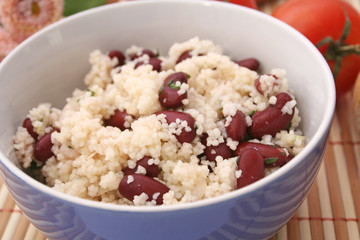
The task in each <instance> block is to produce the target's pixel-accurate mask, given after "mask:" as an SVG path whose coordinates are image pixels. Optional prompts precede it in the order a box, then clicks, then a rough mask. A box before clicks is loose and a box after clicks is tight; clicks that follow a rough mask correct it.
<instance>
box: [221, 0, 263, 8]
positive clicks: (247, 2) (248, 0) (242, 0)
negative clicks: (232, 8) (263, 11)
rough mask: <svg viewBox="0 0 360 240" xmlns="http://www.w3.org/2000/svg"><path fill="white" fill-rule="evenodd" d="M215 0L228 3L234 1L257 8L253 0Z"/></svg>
mask: <svg viewBox="0 0 360 240" xmlns="http://www.w3.org/2000/svg"><path fill="white" fill-rule="evenodd" d="M216 1H220V2H229V3H234V4H238V5H241V6H245V7H249V8H253V9H257V4H256V1H255V0H216Z"/></svg>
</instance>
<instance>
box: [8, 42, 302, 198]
mask: <svg viewBox="0 0 360 240" xmlns="http://www.w3.org/2000/svg"><path fill="white" fill-rule="evenodd" d="M90 63H91V65H92V67H91V70H90V72H89V73H88V74H87V75H86V77H85V84H86V85H87V89H85V90H80V89H75V90H74V92H73V94H72V97H69V98H68V99H67V100H66V101H67V104H66V105H65V107H64V108H63V109H62V110H60V109H57V108H54V107H52V106H51V104H50V103H42V104H40V105H39V106H37V107H35V108H33V109H31V110H30V111H29V113H28V115H27V117H26V118H25V120H24V122H23V125H22V126H20V127H19V128H18V130H17V133H16V135H15V136H14V148H15V153H16V156H17V158H18V160H19V162H20V163H21V165H22V166H23V168H24V169H25V170H26V171H29V172H31V174H36V172H38V171H39V172H40V175H41V176H42V177H43V181H44V182H45V183H46V184H47V185H48V186H50V187H53V188H54V189H56V190H59V191H61V192H64V193H67V194H71V195H74V196H78V197H81V198H86V199H91V200H96V201H102V202H107V203H115V204H127V205H162V204H164V205H171V204H177V203H185V202H193V201H197V200H201V199H206V198H211V197H215V196H218V195H220V194H224V193H227V192H230V191H233V190H236V189H239V188H242V187H245V186H247V185H249V184H251V183H253V182H255V181H257V180H259V179H261V178H263V177H264V176H266V175H268V174H271V172H273V171H275V170H277V169H278V168H279V167H281V166H283V165H284V164H286V163H287V162H288V161H290V160H291V158H292V157H293V156H295V155H297V154H298V153H299V152H300V151H301V150H302V149H303V148H304V146H305V137H304V136H303V133H302V131H301V130H300V129H299V124H300V121H301V118H300V115H299V110H298V108H297V107H296V100H295V97H294V91H293V90H291V89H289V87H288V81H287V79H286V71H285V70H282V69H273V70H271V72H270V73H268V74H259V73H257V72H256V71H255V70H257V69H258V66H259V63H258V61H257V60H256V59H252V58H251V59H245V60H241V61H235V60H233V59H231V58H230V57H229V56H226V55H224V54H223V52H222V49H221V48H220V47H219V46H217V45H215V44H214V43H213V42H212V41H210V40H200V39H199V38H197V37H195V38H192V39H190V40H188V41H186V42H182V43H175V44H174V45H173V46H172V47H171V48H170V49H169V53H168V56H159V54H158V53H156V52H155V51H152V50H149V49H144V48H142V47H138V46H131V47H130V48H129V49H127V50H126V53H125V54H123V53H122V52H121V51H118V50H112V51H110V52H109V53H107V54H104V53H101V52H100V51H99V50H95V51H93V52H92V53H91V54H90Z"/></svg>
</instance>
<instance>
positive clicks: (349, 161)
mask: <svg viewBox="0 0 360 240" xmlns="http://www.w3.org/2000/svg"><path fill="white" fill-rule="evenodd" d="M284 1H285V0H279V1H273V2H270V3H266V4H264V5H262V6H260V10H261V11H263V12H265V13H268V14H270V13H271V12H272V10H273V9H274V7H276V6H278V5H279V4H281V3H282V2H284ZM348 2H350V3H351V4H353V6H355V8H357V9H358V10H359V11H360V0H348ZM359 77H360V74H359ZM351 94H352V93H348V94H347V95H345V96H344V97H342V98H340V99H338V100H337V105H336V111H335V115H334V120H333V123H332V126H331V131H330V136H329V141H328V144H327V148H326V151H325V155H324V159H323V163H322V165H321V167H320V170H319V173H318V176H317V178H316V180H315V182H314V184H313V186H312V188H311V190H310V193H309V195H308V196H307V198H306V199H305V201H304V202H303V204H302V205H301V206H300V208H299V210H298V211H297V212H296V214H295V215H294V216H293V217H292V218H291V219H290V221H289V222H288V223H287V224H286V225H285V226H283V227H282V228H281V230H280V231H279V232H278V233H277V234H276V235H275V236H273V237H272V238H271V239H279V240H298V239H301V240H310V239H313V240H321V239H326V240H332V239H343V240H347V239H349V240H353V239H354V240H358V239H360V232H359V229H360V131H359V130H357V129H356V127H355V122H354V112H353V108H352V95H351ZM0 237H1V239H2V240H11V239H16V240H17V239H19V240H20V239H24V240H43V239H46V238H45V237H44V235H43V234H42V233H41V232H40V231H38V230H37V229H36V228H35V227H34V226H33V225H32V224H31V223H30V222H29V220H27V218H26V217H25V216H24V215H23V214H22V212H21V211H20V209H19V208H18V207H17V206H16V204H15V202H14V200H13V199H12V197H11V196H10V194H9V192H8V190H7V188H6V186H5V184H4V183H3V180H2V179H1V177H0Z"/></svg>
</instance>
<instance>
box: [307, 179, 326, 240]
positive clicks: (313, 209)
mask: <svg viewBox="0 0 360 240" xmlns="http://www.w3.org/2000/svg"><path fill="white" fill-rule="evenodd" d="M307 200H308V208H309V217H308V219H309V220H310V227H311V236H317V239H319V240H322V239H324V230H323V225H322V222H321V221H312V220H313V219H314V218H316V217H318V216H321V208H320V199H319V191H318V185H317V179H316V180H315V182H314V184H313V186H312V187H311V189H310V192H309V194H308V196H307Z"/></svg>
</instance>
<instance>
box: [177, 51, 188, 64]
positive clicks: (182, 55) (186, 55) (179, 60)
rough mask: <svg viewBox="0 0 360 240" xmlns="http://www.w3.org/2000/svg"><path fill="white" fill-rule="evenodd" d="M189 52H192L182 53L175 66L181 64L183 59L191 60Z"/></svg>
mask: <svg viewBox="0 0 360 240" xmlns="http://www.w3.org/2000/svg"><path fill="white" fill-rule="evenodd" d="M191 51H192V50H188V51H185V52H183V53H182V54H181V55H180V56H179V58H178V60H177V61H176V64H178V63H181V62H182V61H184V60H185V59H188V58H191V57H192V56H191V54H190V52H191Z"/></svg>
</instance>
